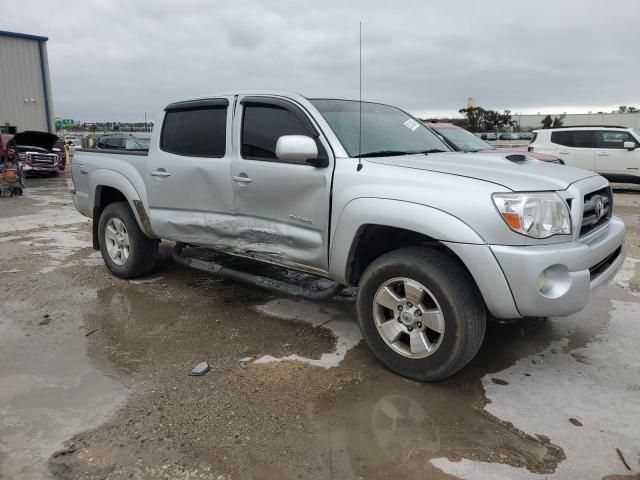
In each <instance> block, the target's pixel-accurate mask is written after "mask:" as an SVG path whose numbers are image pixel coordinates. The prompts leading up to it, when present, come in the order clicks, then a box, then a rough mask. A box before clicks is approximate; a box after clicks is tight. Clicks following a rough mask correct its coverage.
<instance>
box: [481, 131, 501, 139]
mask: <svg viewBox="0 0 640 480" xmlns="http://www.w3.org/2000/svg"><path fill="white" fill-rule="evenodd" d="M483 140H498V134H496V133H494V132H489V133H487V138H486V139H484V138H483Z"/></svg>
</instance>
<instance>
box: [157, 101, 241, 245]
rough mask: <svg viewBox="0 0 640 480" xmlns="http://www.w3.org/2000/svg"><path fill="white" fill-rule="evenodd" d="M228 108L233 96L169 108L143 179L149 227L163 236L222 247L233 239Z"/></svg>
mask: <svg viewBox="0 0 640 480" xmlns="http://www.w3.org/2000/svg"><path fill="white" fill-rule="evenodd" d="M228 106H229V98H215V99H206V100H197V101H189V102H179V103H175V104H172V105H169V106H168V107H167V108H166V109H165V118H164V123H163V125H162V130H161V132H160V135H159V141H158V142H157V144H154V145H153V146H152V148H151V151H150V152H149V157H148V160H147V167H146V178H145V181H146V184H147V192H148V197H149V198H148V203H149V218H150V222H151V226H152V228H153V231H154V232H155V233H156V234H157V235H158V236H160V237H161V238H166V239H169V240H176V241H182V242H190V243H194V244H198V245H207V246H216V247H224V246H225V244H226V243H227V242H228V239H229V237H230V236H233V234H234V230H235V227H234V220H233V206H234V205H233V203H234V201H233V191H232V188H231V180H230V178H229V177H230V175H229V168H230V155H229V153H230V150H231V149H230V148H229V144H230V128H227V125H230V123H229V121H230V119H231V110H230V109H229V108H228Z"/></svg>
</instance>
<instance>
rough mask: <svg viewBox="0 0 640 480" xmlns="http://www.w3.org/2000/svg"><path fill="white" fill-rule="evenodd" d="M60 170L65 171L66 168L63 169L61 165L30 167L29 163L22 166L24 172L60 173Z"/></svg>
mask: <svg viewBox="0 0 640 480" xmlns="http://www.w3.org/2000/svg"><path fill="white" fill-rule="evenodd" d="M60 170H64V167H61V166H60V164H59V163H55V164H52V165H29V164H28V163H23V164H22V171H23V172H59V171H60Z"/></svg>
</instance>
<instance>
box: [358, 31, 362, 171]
mask: <svg viewBox="0 0 640 480" xmlns="http://www.w3.org/2000/svg"><path fill="white" fill-rule="evenodd" d="M359 77H360V98H359V100H360V101H359V102H358V106H359V107H360V112H359V120H358V168H357V171H358V172H359V171H360V170H362V22H360V70H359Z"/></svg>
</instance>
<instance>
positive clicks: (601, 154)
mask: <svg viewBox="0 0 640 480" xmlns="http://www.w3.org/2000/svg"><path fill="white" fill-rule="evenodd" d="M625 142H633V144H634V145H635V148H634V149H633V150H627V149H626V148H624V143H625ZM638 147H640V143H639V142H638V140H636V139H635V138H634V137H633V136H632V135H631V133H629V132H626V131H623V130H601V131H598V132H596V166H597V168H598V172H599V173H604V174H612V175H635V176H640V149H639V148H638Z"/></svg>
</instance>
